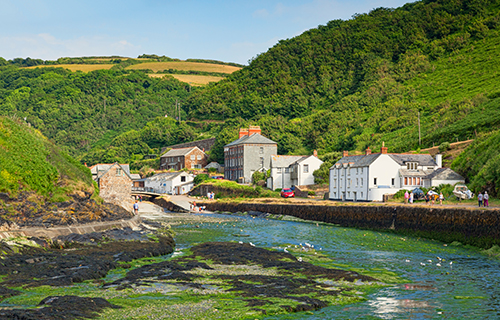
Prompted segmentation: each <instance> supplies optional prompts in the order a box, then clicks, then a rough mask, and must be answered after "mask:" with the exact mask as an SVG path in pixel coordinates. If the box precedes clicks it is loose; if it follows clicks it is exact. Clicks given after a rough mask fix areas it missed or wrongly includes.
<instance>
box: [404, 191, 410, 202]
mask: <svg viewBox="0 0 500 320" xmlns="http://www.w3.org/2000/svg"><path fill="white" fill-rule="evenodd" d="M409 197H410V195H409V194H408V191H405V204H407V203H408V198H409Z"/></svg>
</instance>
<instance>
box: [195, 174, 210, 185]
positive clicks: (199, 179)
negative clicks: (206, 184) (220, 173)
mask: <svg viewBox="0 0 500 320" xmlns="http://www.w3.org/2000/svg"><path fill="white" fill-rule="evenodd" d="M209 179H210V177H209V176H208V174H206V173H202V174H199V175H197V176H196V177H194V180H193V182H194V184H195V185H198V184H200V183H202V182H203V181H206V180H209Z"/></svg>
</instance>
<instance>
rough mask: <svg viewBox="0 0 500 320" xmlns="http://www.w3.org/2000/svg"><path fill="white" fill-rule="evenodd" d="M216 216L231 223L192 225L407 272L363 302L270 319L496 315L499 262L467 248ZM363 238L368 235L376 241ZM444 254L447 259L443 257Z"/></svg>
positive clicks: (226, 237)
mask: <svg viewBox="0 0 500 320" xmlns="http://www.w3.org/2000/svg"><path fill="white" fill-rule="evenodd" d="M216 216H217V217H218V218H219V217H221V215H216ZM221 218H222V217H221ZM223 218H224V219H228V220H231V223H227V225H221V224H218V223H204V224H203V225H201V226H200V229H205V228H206V229H213V230H218V231H221V230H224V231H225V232H224V233H212V234H211V235H210V236H209V238H207V239H203V241H236V242H238V241H243V242H252V243H254V244H255V245H257V246H260V247H267V248H271V247H277V248H284V247H286V246H287V245H297V246H299V245H300V244H302V245H304V244H305V243H306V242H307V243H308V244H310V245H314V246H315V248H322V251H321V252H322V253H323V254H325V255H327V256H328V258H329V259H330V262H328V261H326V260H325V261H324V264H325V265H327V264H328V263H330V267H333V268H335V267H337V268H338V267H339V266H341V265H345V266H349V267H352V268H361V269H365V270H385V271H387V272H395V273H396V274H398V275H400V276H401V277H402V278H404V279H408V282H406V283H404V284H400V285H395V286H391V287H385V288H382V289H380V290H378V291H377V292H375V293H373V294H371V295H369V296H367V300H366V301H365V302H361V303H356V304H353V305H349V306H332V307H328V308H324V309H322V310H319V311H317V312H314V314H312V315H311V314H299V315H284V316H274V317H271V318H270V319H373V318H374V317H375V318H379V319H430V318H438V319H464V318H466V319H500V262H499V261H497V260H494V259H490V258H488V257H486V256H483V255H481V254H480V253H479V252H477V251H474V250H472V249H468V248H464V247H454V246H451V245H449V246H443V243H439V242H435V241H428V240H424V239H418V238H412V237H405V241H403V240H401V236H398V235H392V234H384V233H379V232H371V231H367V230H356V229H349V228H340V227H335V226H329V225H319V226H318V225H316V224H315V223H301V222H290V221H277V220H267V219H260V218H255V219H252V218H247V217H236V216H223ZM174 229H175V227H174ZM234 234H245V236H246V235H248V237H244V238H241V237H237V236H234ZM368 238H371V239H374V240H373V243H376V245H375V246H374V245H373V243H370V242H369V241H368ZM189 241H190V240H189V239H187V238H186V239H184V242H182V241H181V242H178V243H177V247H178V248H183V247H188V246H190V243H189ZM197 241H199V239H198V240H197ZM379 244H380V247H378V245H379ZM438 257H439V258H438ZM429 260H431V262H430V263H429V262H428V261H429ZM451 261H453V265H449V262H451ZM421 263H423V264H425V265H422V264H421ZM438 263H439V264H440V265H441V266H439V265H437V264H438Z"/></svg>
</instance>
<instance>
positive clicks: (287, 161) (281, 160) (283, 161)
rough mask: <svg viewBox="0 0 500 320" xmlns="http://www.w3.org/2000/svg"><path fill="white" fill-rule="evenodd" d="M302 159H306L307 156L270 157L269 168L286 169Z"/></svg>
mask: <svg viewBox="0 0 500 320" xmlns="http://www.w3.org/2000/svg"><path fill="white" fill-rule="evenodd" d="M302 158H307V156H280V155H272V156H271V168H287V167H288V166H290V165H291V164H292V163H294V162H296V161H299V160H300V159H302Z"/></svg>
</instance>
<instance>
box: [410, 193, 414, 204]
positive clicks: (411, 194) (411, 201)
mask: <svg viewBox="0 0 500 320" xmlns="http://www.w3.org/2000/svg"><path fill="white" fill-rule="evenodd" d="M413 197H414V195H413V192H410V204H412V203H413Z"/></svg>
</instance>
